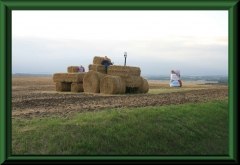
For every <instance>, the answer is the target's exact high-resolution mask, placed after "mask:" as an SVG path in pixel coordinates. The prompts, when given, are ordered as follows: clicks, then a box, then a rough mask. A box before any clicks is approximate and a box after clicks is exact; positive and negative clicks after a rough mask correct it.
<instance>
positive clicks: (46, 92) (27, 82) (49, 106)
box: [12, 77, 228, 118]
mask: <svg viewBox="0 0 240 165" xmlns="http://www.w3.org/2000/svg"><path fill="white" fill-rule="evenodd" d="M149 88H150V89H161V88H163V89H167V88H169V89H170V87H169V84H166V83H165V84H163V83H155V82H154V83H153V82H149ZM181 88H204V89H203V90H189V91H182V92H173V93H159V94H149V93H146V94H124V95H104V94H91V93H83V92H79V93H72V92H56V91H55V83H54V82H53V81H52V78H51V77H13V78H12V117H13V118H19V117H20V118H32V117H46V116H51V115H61V116H67V115H69V114H74V112H77V113H81V112H84V111H99V110H103V109H106V108H130V107H147V106H159V105H162V106H163V105H173V104H174V105H176V104H184V103H198V102H204V101H211V100H226V99H228V87H227V86H211V85H194V84H184V82H183V87H181ZM171 89H172V88H171Z"/></svg>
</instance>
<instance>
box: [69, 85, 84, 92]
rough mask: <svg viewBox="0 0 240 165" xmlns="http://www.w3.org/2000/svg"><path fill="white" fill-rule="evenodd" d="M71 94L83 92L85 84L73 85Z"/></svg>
mask: <svg viewBox="0 0 240 165" xmlns="http://www.w3.org/2000/svg"><path fill="white" fill-rule="evenodd" d="M71 92H83V83H72V84H71Z"/></svg>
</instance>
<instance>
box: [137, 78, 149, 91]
mask: <svg viewBox="0 0 240 165" xmlns="http://www.w3.org/2000/svg"><path fill="white" fill-rule="evenodd" d="M148 91H149V85H148V81H147V79H145V78H142V86H140V87H139V88H138V92H137V93H148Z"/></svg>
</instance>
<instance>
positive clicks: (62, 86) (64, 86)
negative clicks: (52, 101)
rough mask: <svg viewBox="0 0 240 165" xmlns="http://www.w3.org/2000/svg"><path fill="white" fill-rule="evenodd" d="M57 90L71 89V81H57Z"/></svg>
mask: <svg viewBox="0 0 240 165" xmlns="http://www.w3.org/2000/svg"><path fill="white" fill-rule="evenodd" d="M55 87H56V88H55V89H56V91H58V92H62V91H71V83H65V82H56V86H55Z"/></svg>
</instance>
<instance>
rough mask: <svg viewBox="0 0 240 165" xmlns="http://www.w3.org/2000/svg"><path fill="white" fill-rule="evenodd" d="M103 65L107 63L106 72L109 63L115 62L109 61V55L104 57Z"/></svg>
mask: <svg viewBox="0 0 240 165" xmlns="http://www.w3.org/2000/svg"><path fill="white" fill-rule="evenodd" d="M102 65H105V67H106V73H107V69H108V66H109V65H113V63H111V62H109V61H108V59H107V56H105V57H104V60H103V61H102Z"/></svg>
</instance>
